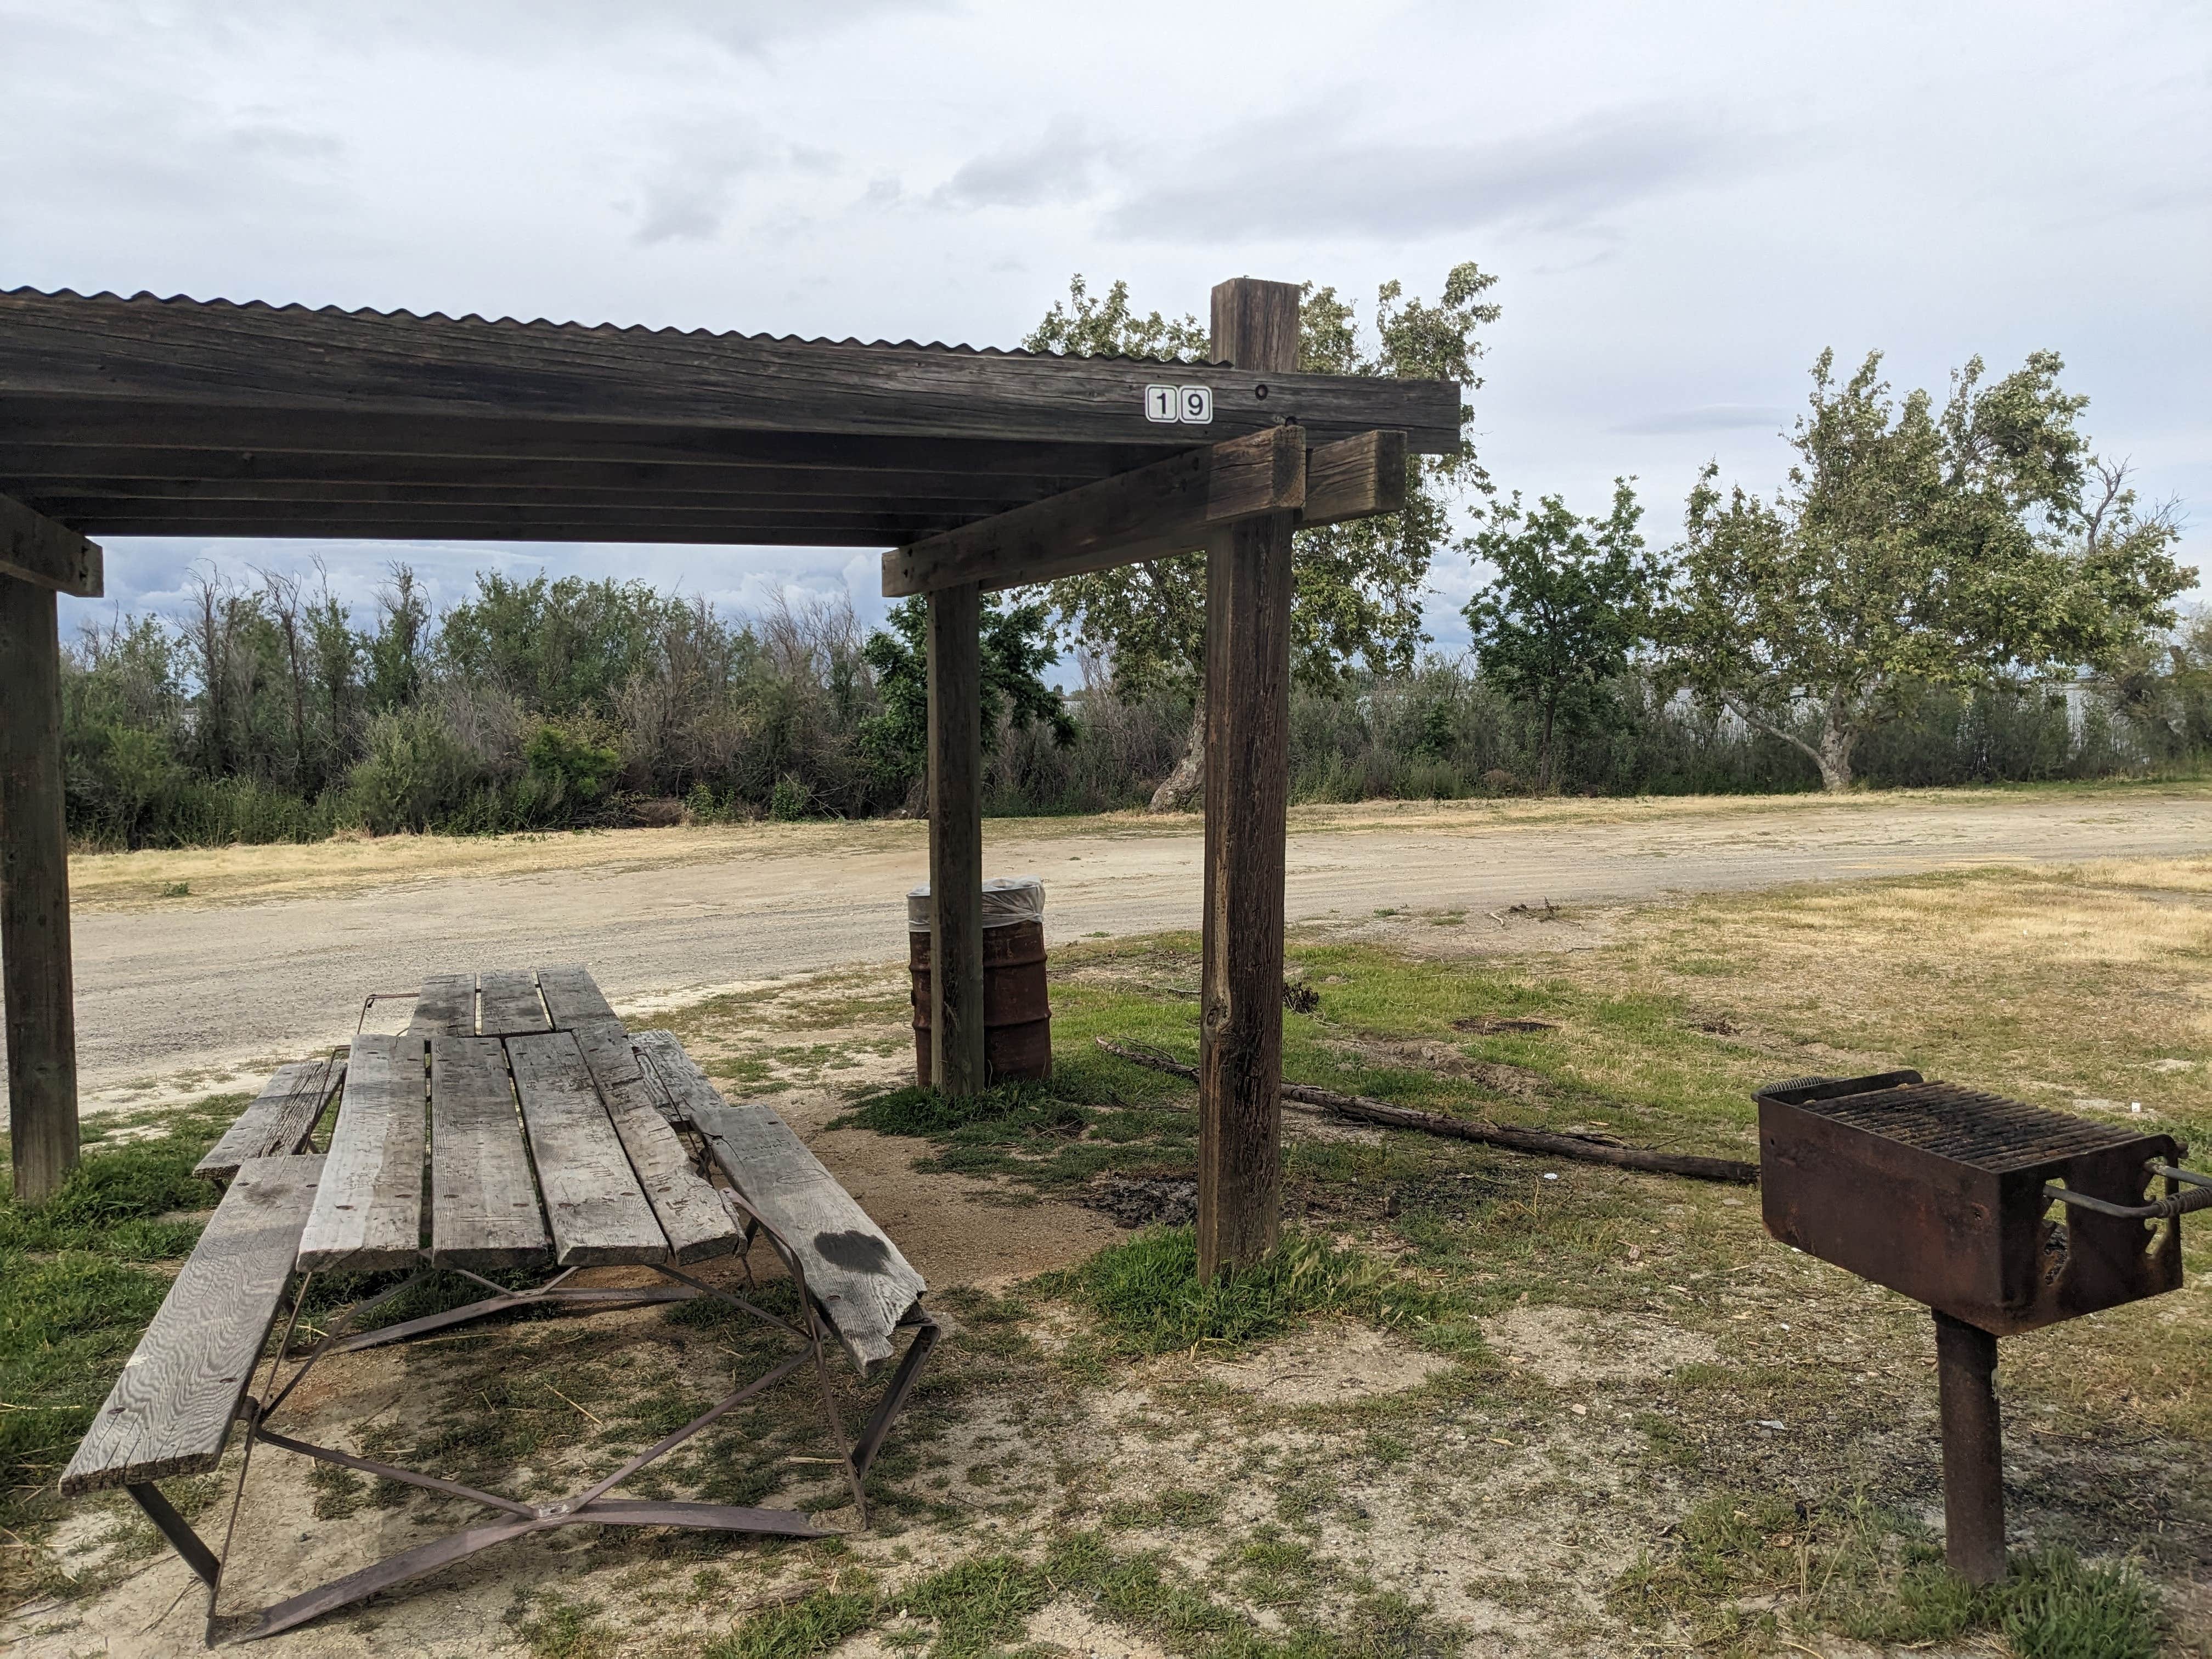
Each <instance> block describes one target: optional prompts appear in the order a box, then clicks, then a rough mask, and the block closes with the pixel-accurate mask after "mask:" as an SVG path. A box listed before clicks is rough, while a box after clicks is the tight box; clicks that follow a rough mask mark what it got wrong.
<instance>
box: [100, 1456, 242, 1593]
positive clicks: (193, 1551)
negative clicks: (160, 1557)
mask: <svg viewBox="0 0 2212 1659" xmlns="http://www.w3.org/2000/svg"><path fill="white" fill-rule="evenodd" d="M123 1490H124V1491H125V1492H129V1493H130V1494H131V1501H132V1502H133V1503H135V1504H137V1505H138V1507H139V1508H140V1509H142V1510H145V1511H146V1518H147V1519H148V1520H149V1521H151V1522H153V1523H154V1524H155V1527H157V1528H160V1530H161V1536H162V1537H164V1538H166V1539H167V1540H168V1541H169V1544H170V1547H172V1548H173V1549H174V1550H175V1551H176V1552H177V1553H178V1554H179V1555H181V1556H182V1557H184V1559H185V1565H186V1566H188V1567H190V1568H191V1570H192V1571H194V1572H196V1573H197V1574H198V1575H199V1577H200V1578H201V1580H202V1581H203V1582H204V1583H205V1584H206V1585H207V1587H208V1588H209V1589H214V1588H215V1586H216V1580H217V1579H219V1578H221V1577H222V1562H220V1561H218V1560H216V1559H215V1552H214V1551H213V1550H211V1549H210V1548H209V1547H207V1546H206V1544H204V1542H202V1541H201V1540H200V1535H199V1534H197V1533H196V1532H194V1531H193V1530H192V1523H191V1522H189V1521H187V1520H185V1517H184V1516H181V1515H179V1514H178V1513H177V1511H176V1510H175V1508H174V1507H173V1505H172V1504H170V1502H169V1500H168V1499H167V1498H164V1497H163V1496H162V1495H161V1488H160V1487H159V1486H155V1485H153V1484H152V1483H151V1482H149V1483H148V1484H147V1485H145V1486H125V1487H124V1489H123Z"/></svg>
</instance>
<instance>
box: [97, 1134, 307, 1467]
mask: <svg viewBox="0 0 2212 1659" xmlns="http://www.w3.org/2000/svg"><path fill="white" fill-rule="evenodd" d="M324 1168H325V1160H324V1159H323V1158H316V1157H307V1158H252V1159H249V1160H248V1161H247V1162H246V1163H245V1164H241V1165H240V1167H239V1171H238V1178H237V1179H236V1180H235V1181H234V1182H231V1184H230V1190H229V1191H228V1192H227V1193H225V1194H223V1195H222V1203H221V1204H219V1205H217V1206H216V1212H215V1216H214V1218H213V1219H212V1220H210V1222H209V1223H208V1225H207V1230H206V1231H204V1232H203V1233H202V1234H201V1235H200V1242H199V1243H198V1244H197V1246H195V1247H194V1249H193V1250H192V1253H191V1256H190V1257H189V1258H187V1259H186V1261H185V1266H184V1270H183V1271H182V1272H181V1273H179V1274H178V1275H177V1279H176V1282H175V1283H174V1284H173V1285H170V1286H169V1294H168V1296H167V1297H166V1298H165V1299H164V1300H163V1301H162V1304H161V1311H160V1312H158V1313H156V1314H155V1316H154V1322H153V1323H152V1324H151V1325H149V1326H148V1327H147V1328H146V1334H145V1335H144V1336H143V1337H141V1338H140V1339H139V1340H138V1347H137V1352H135V1353H133V1354H132V1355H131V1358H130V1359H129V1360H128V1361H127V1362H126V1363H125V1365H124V1367H123V1375H122V1376H119V1377H118V1378H117V1379H116V1383H115V1387H114V1388H113V1389H112V1390H110V1391H109V1393H108V1396H107V1401H106V1404H105V1405H103V1406H101V1407H100V1412H99V1414H98V1415H97V1416H95V1417H94V1419H93V1420H92V1427H91V1429H90V1430H89V1431H88V1432H87V1433H86V1435H85V1437H84V1440H83V1443H82V1444H81V1445H79V1446H78V1447H77V1449H76V1455H75V1456H74V1457H72V1458H71V1459H70V1463H69V1468H67V1469H66V1470H64V1472H63V1474H62V1479H61V1490H62V1491H63V1492H64V1493H66V1494H69V1495H71V1496H74V1495H75V1494H76V1493H78V1492H96V1491H99V1490H100V1488H102V1487H106V1486H126V1485H130V1486H136V1485H140V1484H143V1483H144V1482H147V1481H152V1480H166V1479H167V1478H168V1477H170V1476H172V1475H179V1474H200V1473H202V1472H204V1471H205V1470H208V1469H211V1468H215V1467H216V1464H217V1463H219V1462H222V1449H223V1444H224V1443H225V1442H226V1441H227V1440H228V1438H229V1437H230V1425H231V1419H233V1417H234V1415H235V1414H236V1413H237V1411H238V1402H239V1400H240V1396H242V1395H244V1394H245V1392H246V1389H247V1388H248V1387H249V1386H250V1385H251V1384H252V1379H253V1368H254V1364H255V1362H256V1361H257V1360H258V1358H260V1355H261V1347H262V1344H263V1343H264V1342H265V1341H266V1340H268V1336H269V1328H270V1324H271V1323H272V1322H274V1321H275V1319H276V1309H277V1306H278V1304H280V1303H281V1302H282V1301H283V1295H284V1285H285V1283H286V1281H287V1280H288V1279H289V1278H290V1277H291V1273H292V1261H293V1252H294V1250H295V1249H296V1247H297V1246H298V1244H299V1242H300V1231H301V1225H303V1224H304V1223H305V1222H306V1220H307V1214H308V1211H309V1209H310V1207H311V1206H312V1205H313V1202H314V1198H315V1193H316V1188H317V1183H318V1182H319V1178H320V1176H321V1175H322V1173H323V1170H324Z"/></svg>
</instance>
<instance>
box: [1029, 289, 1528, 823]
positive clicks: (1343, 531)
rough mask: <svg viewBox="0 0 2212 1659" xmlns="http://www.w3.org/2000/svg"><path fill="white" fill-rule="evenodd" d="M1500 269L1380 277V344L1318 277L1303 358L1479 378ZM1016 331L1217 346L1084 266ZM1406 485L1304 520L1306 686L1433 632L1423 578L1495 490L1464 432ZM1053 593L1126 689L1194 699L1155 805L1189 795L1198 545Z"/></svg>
mask: <svg viewBox="0 0 2212 1659" xmlns="http://www.w3.org/2000/svg"><path fill="white" fill-rule="evenodd" d="M1496 281H1497V278H1496V277H1494V276H1489V275H1487V274H1486V273H1485V272H1484V271H1482V270H1480V269H1479V268H1478V267H1476V266H1475V265H1474V264H1462V265H1456V266H1455V267H1454V268H1453V269H1452V270H1451V271H1450V272H1449V274H1448V275H1447V276H1445V278H1444V287H1443V297H1442V298H1441V300H1439V301H1438V302H1437V304H1435V305H1429V304H1425V303H1424V302H1423V301H1420V300H1419V299H1413V300H1408V299H1407V298H1406V297H1405V289H1404V287H1403V286H1402V285H1401V283H1395V282H1389V283H1383V285H1382V286H1381V287H1380V288H1379V289H1376V298H1375V315H1374V329H1373V339H1372V343H1370V342H1369V340H1368V339H1367V338H1366V337H1365V336H1364V334H1363V332H1362V331H1361V329H1360V327H1359V325H1358V316H1357V314H1356V308H1355V307H1354V305H1353V303H1352V301H1348V300H1346V299H1344V298H1342V297H1341V296H1340V295H1338V293H1337V291H1336V290H1335V289H1334V288H1316V287H1315V286H1314V285H1313V284H1312V283H1307V284H1306V285H1305V289H1304V300H1303V302H1302V304H1301V306H1300V308H1299V326H1300V334H1301V340H1300V343H1299V351H1298V368H1300V369H1301V370H1302V371H1304V372H1306V373H1309V374H1373V375H1391V376H1398V377H1403V378H1407V379H1421V380H1430V379H1434V380H1456V381H1458V382H1459V384H1460V385H1461V386H1462V388H1463V389H1464V390H1466V391H1468V392H1473V391H1474V389H1475V388H1476V387H1478V386H1480V385H1481V384H1482V382H1481V380H1480V378H1479V377H1477V376H1476V375H1475V374H1474V370H1473V364H1474V361H1475V360H1476V359H1477V358H1478V357H1480V356H1481V355H1482V347H1481V344H1480V342H1479V341H1478V339H1477V338H1476V335H1477V331H1479V330H1480V329H1481V328H1482V327H1483V326H1485V325H1487V324H1490V323H1493V322H1495V321H1497V320H1498V315H1499V309H1498V307H1497V306H1496V305H1495V304H1493V303H1492V302H1490V301H1487V300H1486V299H1485V298H1484V297H1483V296H1484V295H1486V293H1487V292H1488V291H1489V289H1490V288H1491V286H1492V283H1495V282H1496ZM1022 343H1023V345H1024V346H1025V347H1026V348H1028V349H1030V350H1032V351H1056V352H1064V353H1067V354H1069V355H1072V356H1084V357H1087V356H1136V357H1157V358H1162V359H1165V360H1168V361H1172V362H1199V361H1202V360H1204V359H1205V358H1206V356H1208V355H1209V352H1210V349H1211V339H1210V337H1209V334H1208V331H1207V330H1206V325H1204V324H1202V323H1200V321H1199V319H1197V318H1196V317H1194V316H1184V317H1181V318H1174V319H1170V318H1166V317H1163V316H1162V315H1161V314H1160V313H1158V312H1157V311H1153V312H1148V313H1144V314H1142V315H1139V313H1137V312H1136V311H1135V310H1134V309H1133V307H1131V306H1130V304H1129V285H1128V284H1127V283H1125V282H1117V283H1115V284H1114V285H1113V286H1112V287H1111V288H1109V289H1108V290H1107V291H1106V295H1105V297H1104V298H1103V299H1100V298H1097V297H1096V296H1094V295H1092V294H1091V290H1090V287H1089V285H1088V284H1087V283H1085V280H1084V279H1083V278H1082V277H1081V276H1075V277H1072V278H1070V279H1069V282H1068V295H1067V298H1066V301H1055V302H1054V305H1053V307H1052V309H1051V310H1050V311H1049V312H1048V313H1046V314H1045V318H1044V320H1043V321H1042V322H1041V323H1040V324H1039V325H1037V327H1036V330H1035V331H1032V332H1031V333H1030V335H1029V337H1027V338H1026V339H1024V341H1023V342H1022ZM1473 417H1474V410H1473V409H1472V408H1471V407H1468V406H1466V405H1462V408H1461V410H1460V419H1461V424H1462V433H1464V431H1465V428H1466V425H1467V422H1469V421H1471V420H1472V419H1473ZM1406 483H1407V489H1406V506H1405V508H1404V510H1403V511H1402V512H1399V513H1392V514H1389V515H1388V516H1385V517H1379V518H1373V519H1364V520H1354V521H1353V522H1352V523H1349V524H1341V525H1329V526H1323V527H1322V528H1320V529H1316V530H1308V531H1302V532H1299V534H1298V537H1297V542H1296V544H1295V547H1294V549H1293V553H1292V557H1293V559H1294V561H1295V563H1296V568H1297V597H1296V599H1294V601H1293V603H1292V606H1291V639H1292V650H1293V653H1294V658H1293V665H1294V667H1295V670H1296V671H1297V675H1298V677H1299V678H1301V679H1302V680H1303V681H1304V682H1305V683H1306V684H1310V685H1316V686H1330V687H1334V686H1336V685H1338V684H1341V682H1342V678H1343V677H1344V676H1345V675H1346V673H1347V672H1348V671H1352V668H1353V666H1354V664H1355V662H1357V663H1359V664H1364V666H1365V667H1366V668H1368V669H1369V670H1370V671H1375V672H1378V673H1389V672H1395V671H1404V670H1405V669H1407V668H1409V667H1411V666H1412V665H1413V656H1414V653H1415V652H1416V650H1417V649H1418V648H1419V646H1420V644H1421V642H1422V641H1423V638H1424V635H1423V634H1422V632H1421V605H1420V595H1421V589H1422V585H1423V584H1424V583H1425V581H1426V580H1427V578H1428V570H1429V562H1430V560H1431V557H1433V556H1434V555H1435V552H1436V550H1437V547H1438V546H1439V545H1440V544H1442V543H1443V539H1444V538H1445V535H1446V534H1447V532H1448V530H1449V514H1450V509H1451V507H1452V505H1453V503H1454V501H1455V500H1456V499H1457V497H1458V495H1459V494H1460V493H1461V492H1462V490H1464V489H1467V488H1468V487H1470V486H1472V487H1473V488H1474V489H1480V490H1483V491H1485V492H1487V491H1488V489H1489V488H1490V481H1489V478H1488V477H1487V475H1486V474H1485V473H1484V471H1483V470H1482V467H1481V465H1480V463H1479V462H1478V461H1477V460H1476V459H1475V453H1474V444H1473V442H1472V441H1470V440H1468V438H1467V437H1465V436H1464V435H1462V438H1461V441H1460V443H1459V446H1458V447H1457V448H1456V449H1455V450H1454V451H1453V452H1452V453H1449V454H1448V455H1431V456H1414V457H1411V458H1409V459H1408V460H1407V480H1406ZM1046 592H1047V594H1048V599H1049V600H1050V602H1051V605H1052V606H1053V609H1054V611H1055V613H1056V615H1057V618H1058V624H1059V627H1060V629H1061V631H1062V633H1063V635H1066V636H1072V637H1073V638H1074V639H1075V640H1077V641H1080V642H1081V643H1082V644H1084V645H1085V646H1086V647H1089V648H1090V649H1091V650H1092V651H1095V652H1097V653H1098V654H1099V655H1100V656H1102V657H1103V658H1105V659H1108V660H1109V662H1110V663H1111V664H1112V665H1113V675H1114V688H1115V691H1116V692H1117V693H1118V694H1119V695H1121V696H1124V697H1139V696H1146V695H1148V694H1151V693H1154V692H1161V691H1165V692H1168V693H1170V694H1173V695H1176V696H1189V697H1191V698H1192V700H1193V702H1194V709H1193V713H1192V716H1191V728H1190V738H1189V742H1188V748H1187V750H1186V751H1185V753H1184V757H1183V759H1182V763H1180V764H1179V765H1177V766H1176V769H1175V770H1174V772H1173V773H1171V774H1170V775H1169V777H1168V778H1167V780H1166V781H1164V782H1163V783H1162V784H1161V785H1160V787H1159V789H1158V791H1157V792H1156V793H1154V795H1153V797H1152V810H1153V811H1170V810H1172V809H1174V808H1176V807H1180V806H1182V805H1186V804H1187V803H1188V801H1189V800H1190V799H1192V798H1193V797H1194V795H1195V794H1196V793H1198V789H1199V787H1200V782H1201V781H1202V778H1203V769H1204V763H1205V747H1204V743H1205V732H1206V704H1205V695H1204V687H1203V685H1202V684H1200V681H1201V677H1202V671H1203V667H1204V663H1205V647H1206V556H1205V554H1204V552H1203V551H1202V550H1194V551H1193V552H1189V553H1182V554H1176V555H1173V556H1170V557H1167V558H1164V559H1154V560H1151V561H1148V562H1144V563H1140V564H1128V565H1121V566H1117V567H1116V568H1113V569H1111V570H1100V571H1094V572H1091V573H1088V574H1084V575H1079V576H1067V577H1063V578H1061V579H1060V580H1058V581H1055V582H1053V583H1051V584H1050V585H1049V586H1048V588H1047V589H1046Z"/></svg>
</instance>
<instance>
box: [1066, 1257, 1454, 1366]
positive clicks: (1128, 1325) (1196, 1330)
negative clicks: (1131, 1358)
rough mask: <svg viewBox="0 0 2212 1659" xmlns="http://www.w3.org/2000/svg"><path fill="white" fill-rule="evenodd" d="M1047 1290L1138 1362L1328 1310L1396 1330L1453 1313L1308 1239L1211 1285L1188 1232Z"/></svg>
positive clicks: (1370, 1260)
mask: <svg viewBox="0 0 2212 1659" xmlns="http://www.w3.org/2000/svg"><path fill="white" fill-rule="evenodd" d="M1039 1288H1040V1289H1042V1290H1045V1291H1059V1292H1062V1293H1065V1294H1066V1295H1068V1296H1069V1297H1072V1299H1073V1300H1074V1301H1075V1302H1076V1303H1078V1304H1079V1305H1081V1306H1083V1307H1085V1308H1087V1309H1088V1310H1090V1311H1091V1313H1093V1314H1095V1315H1096V1316H1097V1318H1098V1322H1099V1324H1100V1326H1101V1327H1102V1328H1103V1331H1104V1333H1105V1334H1106V1336H1107V1338H1108V1340H1109V1342H1110V1343H1111V1344H1112V1345H1113V1346H1114V1347H1115V1348H1116V1349H1117V1350H1118V1351H1120V1352H1125V1353H1133V1354H1155V1353H1164V1352H1170V1351H1173V1350H1178V1349H1196V1348H1199V1347H1201V1346H1212V1347H1233V1346H1237V1345H1239V1344H1242V1343H1247V1342H1252V1341H1256V1340H1260V1339H1261V1338H1264V1337H1270V1336H1279V1335H1280V1334H1282V1333H1283V1332H1285V1331H1286V1330H1288V1329H1290V1328H1291V1325H1292V1324H1293V1323H1294V1322H1297V1320H1299V1319H1301V1318H1303V1317H1304V1316H1308V1315H1310V1314H1315V1313H1320V1312H1323V1311H1328V1312H1335V1313H1348V1314H1353V1315H1356V1316H1359V1317H1361V1318H1364V1319H1368V1320H1370V1321H1372V1322H1375V1323H1376V1324H1378V1325H1382V1326H1386V1327H1388V1326H1394V1325H1411V1324H1421V1325H1426V1324H1431V1323H1433V1322H1435V1321H1436V1320H1437V1319H1438V1318H1439V1317H1441V1316H1443V1315H1444V1314H1445V1312H1446V1311H1447V1304H1446V1301H1445V1299H1444V1298H1443V1297H1441V1296H1439V1295H1438V1294H1437V1292H1435V1291H1431V1290H1426V1289H1424V1288H1422V1287H1420V1286H1419V1285H1413V1284H1409V1283H1407V1282H1405V1281H1404V1280H1402V1279H1399V1278H1397V1277H1396V1276H1395V1275H1394V1274H1392V1273H1390V1272H1389V1269H1388V1268H1387V1267H1385V1266H1384V1265H1383V1262H1381V1261H1378V1260H1376V1258H1375V1257H1373V1256H1371V1255H1367V1254H1366V1253H1364V1252H1363V1251H1358V1250H1352V1249H1340V1248H1339V1247H1337V1246H1334V1245H1332V1244H1329V1243H1326V1242H1324V1241H1322V1240H1320V1239H1317V1238H1315V1237H1311V1236H1310V1235H1304V1234H1297V1235H1293V1236H1292V1237H1290V1238H1287V1239H1285V1241H1284V1242H1283V1243H1282V1244H1281V1246H1280V1247H1279V1248H1278V1249H1276V1250H1275V1251H1274V1252H1273V1254H1272V1255H1268V1256H1267V1257H1266V1258H1265V1259H1263V1260H1262V1261H1259V1262H1257V1263H1255V1264H1254V1265H1253V1266H1252V1267H1248V1268H1246V1269H1244V1270H1243V1271H1242V1272H1238V1273H1223V1274H1219V1275H1218V1276H1216V1277H1215V1278H1213V1279H1205V1280H1201V1279H1200V1278H1199V1276H1198V1241H1197V1237H1196V1236H1195V1234H1194V1232H1193V1231H1192V1230H1191V1229H1190V1228H1188V1227H1169V1228H1158V1229H1154V1230H1152V1231H1146V1232H1143V1233H1139V1235H1138V1236H1137V1237H1134V1238H1133V1239H1131V1240H1129V1241H1128V1242H1127V1243H1125V1244H1117V1245H1114V1246H1112V1247H1110V1248H1109V1249H1103V1250H1101V1251H1100V1252H1099V1253H1098V1254H1097V1255H1094V1256H1092V1257H1091V1259H1090V1260H1089V1261H1086V1262H1085V1263H1084V1264H1083V1265H1082V1266H1081V1267H1076V1268H1073V1269H1071V1270H1069V1271H1068V1272H1066V1273H1060V1274H1056V1275H1054V1276H1052V1277H1051V1278H1048V1279H1046V1280H1044V1281H1043V1282H1042V1285H1040V1286H1039Z"/></svg>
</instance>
